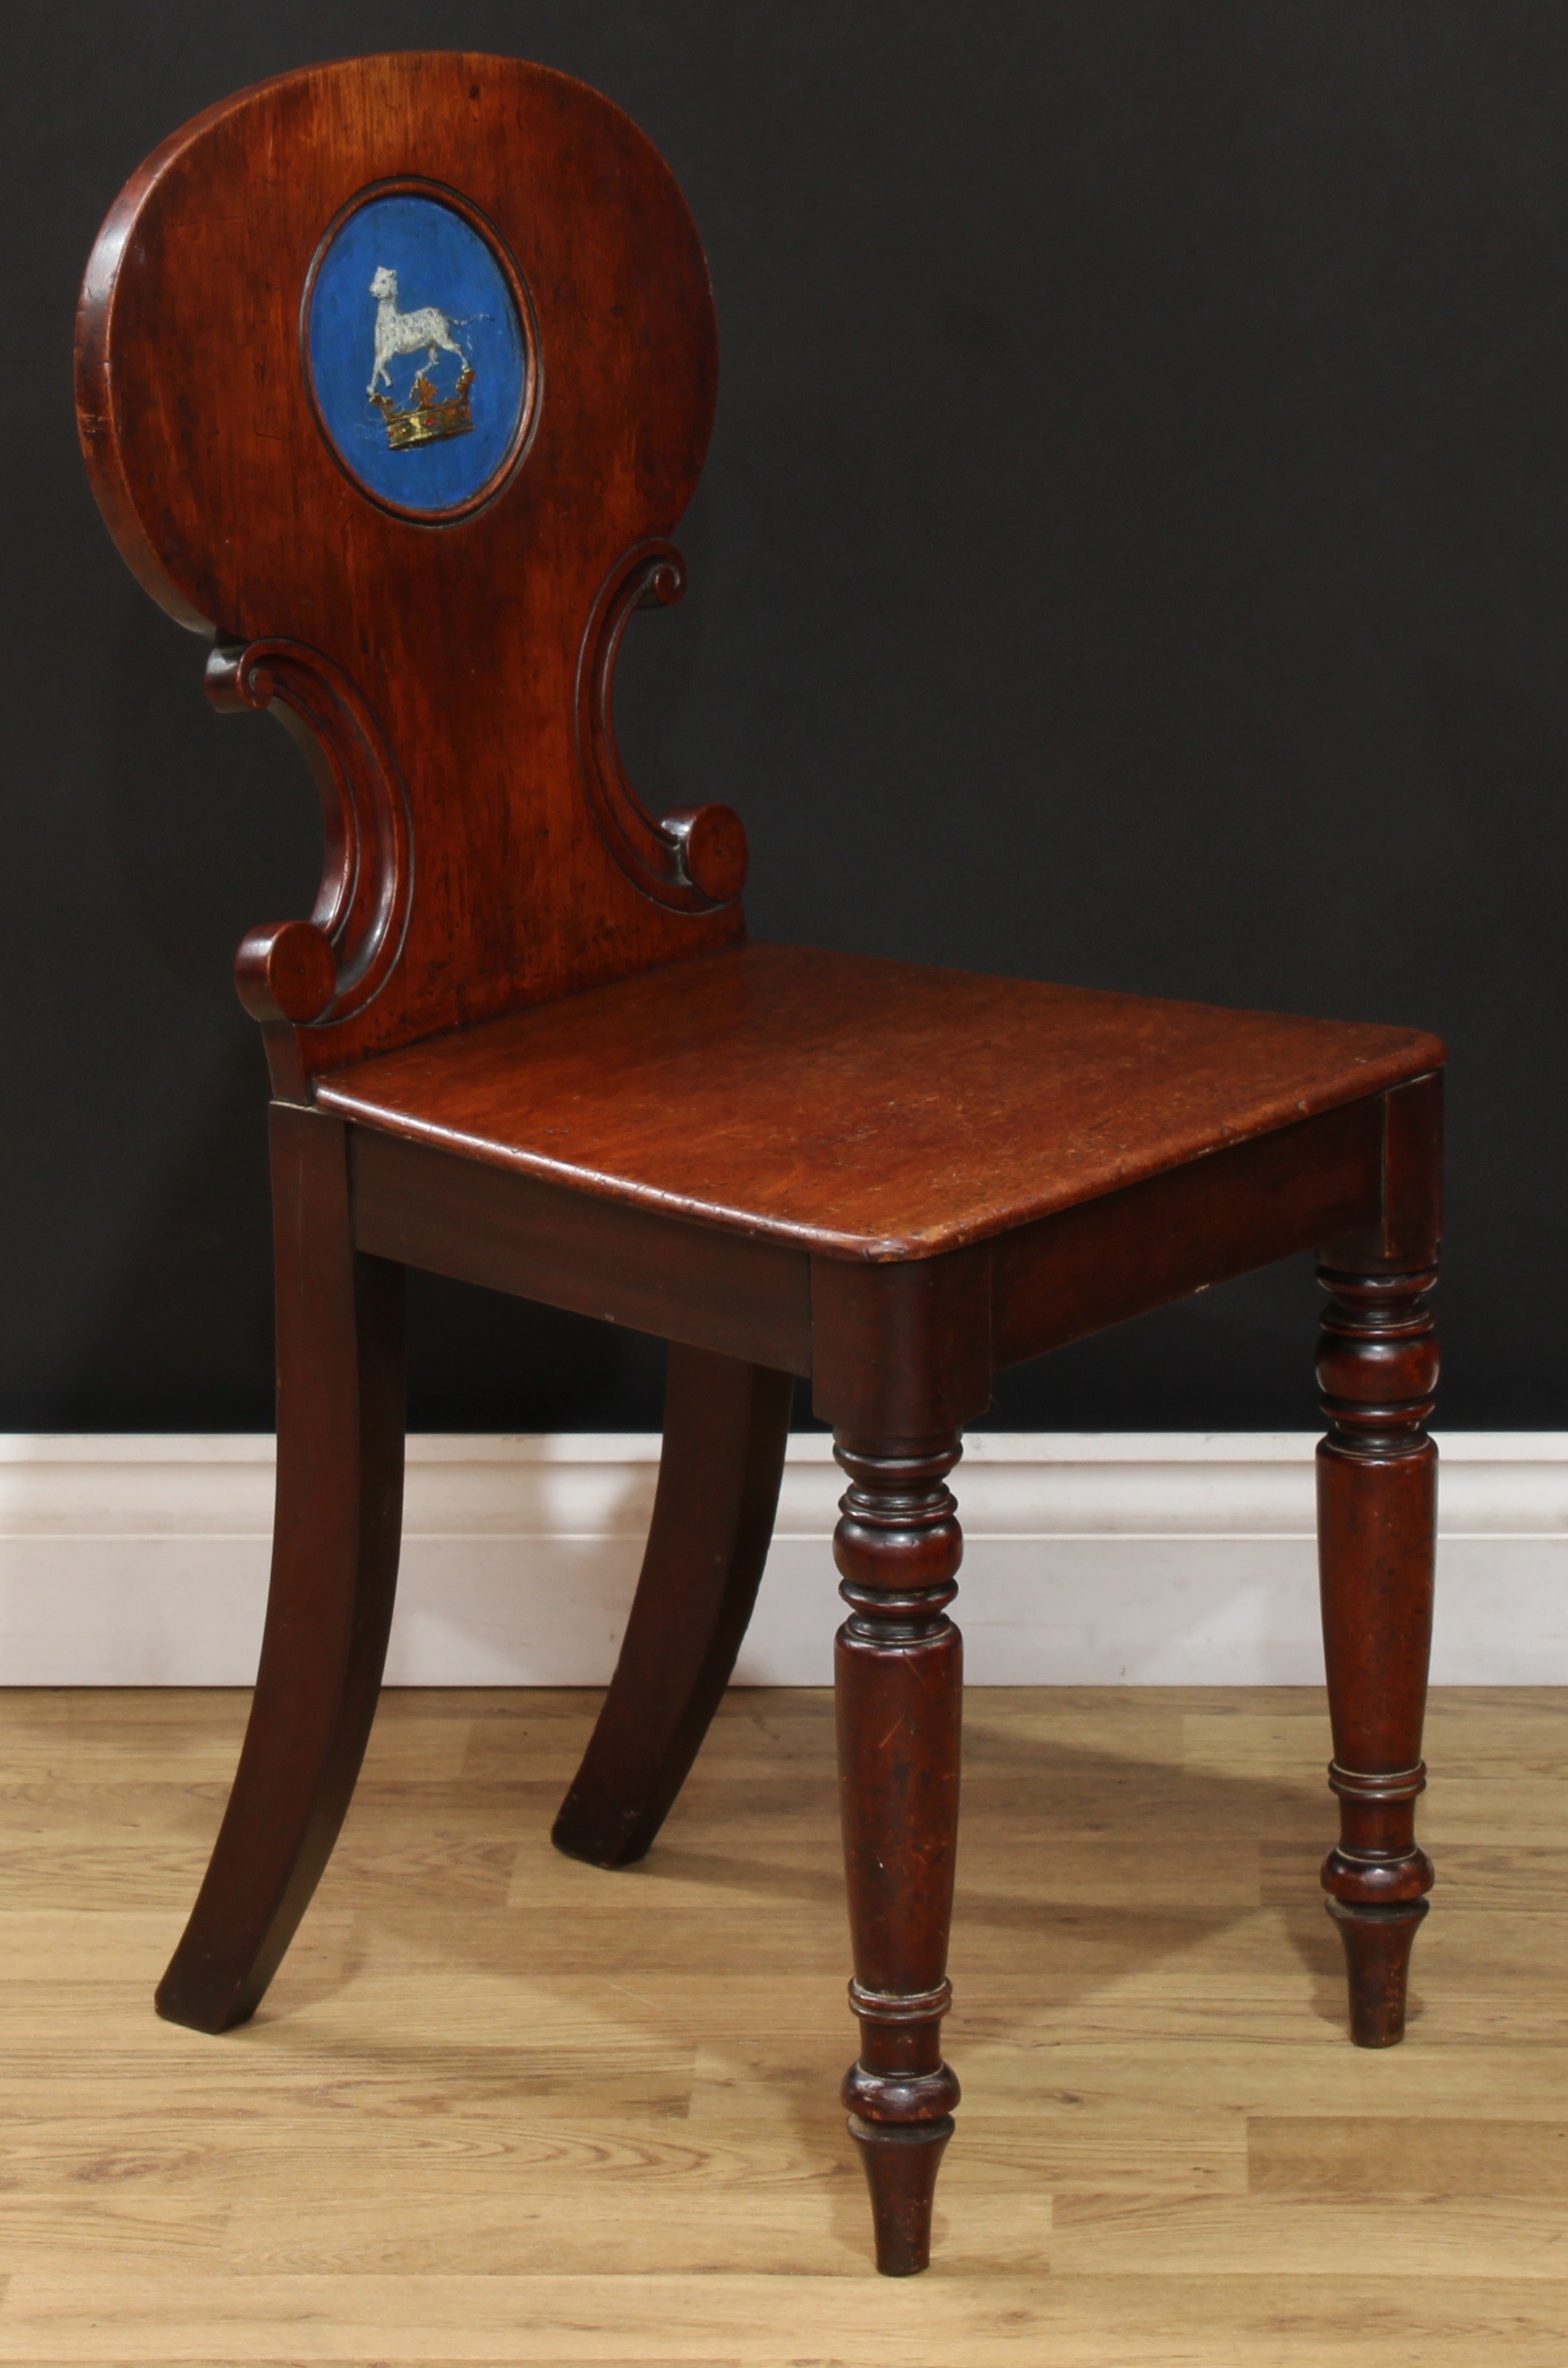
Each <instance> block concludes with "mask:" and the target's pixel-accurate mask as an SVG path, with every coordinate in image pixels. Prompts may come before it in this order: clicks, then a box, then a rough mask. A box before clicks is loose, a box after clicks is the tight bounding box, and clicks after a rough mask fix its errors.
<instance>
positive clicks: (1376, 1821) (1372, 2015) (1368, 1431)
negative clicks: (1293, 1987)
mask: <svg viewBox="0 0 1568 2368" xmlns="http://www.w3.org/2000/svg"><path fill="white" fill-rule="evenodd" d="M1319 1279H1320V1281H1322V1283H1323V1285H1324V1289H1325V1290H1326V1291H1327V1292H1329V1293H1330V1299H1329V1304H1328V1307H1327V1310H1326V1312H1325V1314H1324V1330H1323V1338H1322V1342H1321V1345H1320V1352H1319V1359H1318V1379H1319V1381H1320V1382H1321V1383H1322V1385H1323V1391H1324V1416H1325V1417H1326V1419H1327V1422H1328V1435H1327V1437H1326V1438H1325V1439H1324V1441H1323V1443H1322V1445H1321V1446H1320V1447H1319V1449H1318V1467H1317V1468H1318V1558H1319V1566H1320V1570H1321V1574H1322V1583H1323V1624H1324V1651H1325V1657H1326V1660H1327V1664H1328V1699H1329V1717H1330V1721H1331V1724H1332V1726H1333V1731H1334V1759H1333V1762H1332V1764H1331V1765H1330V1768H1329V1777H1328V1781H1329V1784H1330V1786H1331V1788H1332V1789H1333V1791H1334V1792H1335V1793H1337V1794H1338V1796H1339V1842H1338V1845H1337V1847H1336V1848H1335V1849H1334V1850H1331V1851H1330V1852H1329V1854H1328V1857H1327V1859H1326V1861H1324V1870H1323V1883H1324V1890H1325V1891H1326V1892H1327V1893H1328V1895H1329V1896H1328V1903H1327V1904H1328V1910H1329V1913H1330V1915H1331V1916H1332V1917H1333V1918H1335V1922H1336V1923H1337V1925H1338V1927H1339V1930H1340V1936H1341V1938H1342V1939H1343V1941H1344V1943H1345V1954H1346V1964H1347V1966H1348V1970H1349V1976H1350V2035H1351V2037H1352V2039H1353V2040H1354V2041H1355V2042H1356V2044H1357V2045H1358V2047H1392V2045H1393V2044H1394V2043H1395V2042H1396V2041H1397V2040H1399V2039H1402V2038H1403V2035H1404V2000H1405V1983H1406V1977H1407V1975H1408V1972H1409V1966H1410V1951H1411V1945H1412V1943H1413V1941H1415V1933H1416V1928H1417V1927H1418V1926H1419V1924H1420V1922H1421V1919H1422V1918H1423V1917H1424V1916H1425V1915H1426V1893H1427V1892H1428V1891H1429V1890H1430V1889H1431V1887H1432V1863H1431V1861H1430V1860H1429V1859H1428V1858H1427V1856H1426V1852H1425V1850H1420V1849H1418V1848H1417V1846H1416V1841H1415V1800H1416V1795H1417V1794H1418V1793H1420V1792H1422V1790H1423V1789H1424V1788H1425V1785H1426V1768H1425V1766H1424V1765H1423V1763H1422V1759H1421V1728H1422V1722H1423V1717H1424V1713H1425V1711H1426V1666H1427V1661H1428V1658H1429V1656H1430V1650H1431V1642H1432V1577H1433V1555H1434V1541H1435V1532H1436V1526H1437V1449H1436V1447H1435V1446H1434V1445H1433V1443H1432V1441H1431V1440H1430V1439H1429V1438H1428V1437H1427V1435H1426V1418H1427V1417H1428V1416H1429V1414H1430V1413H1431V1411H1432V1391H1433V1387H1434V1384H1435V1383H1436V1381H1437V1340H1436V1335H1435V1327H1434V1325H1433V1320H1432V1314H1431V1309H1430V1307H1429V1306H1428V1304H1427V1302H1426V1292H1427V1291H1428V1289H1429V1288H1430V1287H1431V1285H1432V1284H1433V1283H1434V1282H1435V1281H1436V1280H1437V1272H1436V1269H1435V1267H1434V1266H1432V1265H1431V1264H1430V1263H1427V1264H1425V1265H1423V1266H1421V1267H1415V1268H1403V1269H1398V1270H1395V1269H1392V1268H1388V1269H1381V1270H1376V1271H1369V1272H1347V1271H1345V1270H1343V1269H1336V1268H1335V1267H1333V1266H1329V1265H1324V1266H1323V1267H1321V1268H1320V1269H1319Z"/></svg>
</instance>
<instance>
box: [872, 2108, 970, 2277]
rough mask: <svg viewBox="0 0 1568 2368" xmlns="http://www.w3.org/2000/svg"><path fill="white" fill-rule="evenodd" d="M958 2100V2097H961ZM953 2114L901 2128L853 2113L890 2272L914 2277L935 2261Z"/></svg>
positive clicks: (882, 2260) (881, 2254)
mask: <svg viewBox="0 0 1568 2368" xmlns="http://www.w3.org/2000/svg"><path fill="white" fill-rule="evenodd" d="M955 2101H956V2100H955ZM952 2134H953V2117H952V2115H951V2114H950V2113H944V2114H943V2115H942V2117H941V2119H940V2120H939V2121H935V2122H926V2123H921V2124H919V2125H917V2126H915V2127H907V2126H906V2127H903V2128H899V2127H897V2126H892V2125H889V2124H887V2123H877V2122H863V2121H862V2120H861V2119H860V2116H859V2115H858V2113H851V2114H850V2116H849V2135H850V2136H851V2137H852V2138H853V2139H854V2141H855V2144H856V2148H857V2150H858V2154H859V2157H860V2159H861V2161H862V2162H863V2163H864V2164H865V2166H866V2184H867V2186H868V2187H869V2189H870V2191H871V2220H872V2223H873V2226H875V2229H876V2234H877V2267H878V2269H879V2270H880V2271H881V2273H882V2275H883V2277H884V2278H912V2277H914V2276H915V2272H916V2271H919V2270H924V2269H928V2268H929V2267H930V2264H931V2205H932V2203H933V2200H934V2199H935V2196H936V2192H937V2169H939V2167H940V2164H941V2160H942V2156H943V2154H944V2153H945V2151H946V2149H947V2144H948V2140H949V2138H950V2137H951V2136H952Z"/></svg>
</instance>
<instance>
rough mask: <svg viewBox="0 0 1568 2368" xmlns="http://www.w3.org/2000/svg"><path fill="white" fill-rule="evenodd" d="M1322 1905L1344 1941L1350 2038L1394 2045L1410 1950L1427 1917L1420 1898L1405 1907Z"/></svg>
mask: <svg viewBox="0 0 1568 2368" xmlns="http://www.w3.org/2000/svg"><path fill="white" fill-rule="evenodd" d="M1325 1905H1326V1906H1327V1908H1328V1912H1329V1914H1330V1915H1331V1916H1332V1917H1333V1918H1334V1920H1335V1923H1336V1924H1337V1925H1338V1927H1339V1937H1340V1939H1341V1940H1342V1941H1344V1943H1345V1966H1346V1973H1347V1974H1348V1975H1349V1977H1350V2036H1351V2038H1352V2039H1353V2040H1354V2042H1355V2043H1356V2045H1357V2046H1358V2047H1395V2046H1397V2045H1398V2044H1399V2042H1400V2041H1401V2040H1402V2039H1403V2037H1404V1999H1405V1989H1406V1986H1407V1985H1408V1982H1409V1979H1410V1951H1411V1947H1412V1944H1413V1943H1414V1941H1415V1935H1416V1933H1417V1931H1418V1930H1420V1926H1421V1920H1422V1918H1423V1917H1424V1916H1425V1915H1426V1900H1424V1899H1415V1900H1412V1901H1411V1903H1410V1905H1409V1907H1350V1906H1348V1905H1347V1903H1346V1901H1345V1900H1343V1899H1330V1900H1328V1901H1327V1902H1326V1903H1325Z"/></svg>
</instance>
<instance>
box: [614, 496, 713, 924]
mask: <svg viewBox="0 0 1568 2368" xmlns="http://www.w3.org/2000/svg"><path fill="white" fill-rule="evenodd" d="M685 592H686V564H685V562H684V561H683V560H682V558H681V555H680V553H679V552H678V551H676V549H675V547H674V545H673V544H671V543H667V542H640V543H637V544H635V545H634V546H633V547H632V549H631V551H629V552H627V553H626V554H625V556H624V557H623V558H622V559H620V560H619V561H618V562H617V563H616V564H615V566H614V567H612V568H611V570H610V572H609V574H608V576H607V577H606V578H605V581H604V583H603V585H602V586H601V587H600V590H599V596H598V598H597V600H596V601H595V602H594V606H593V612H592V614H591V615H590V617H589V619H588V628H587V631H586V632H585V634H584V636H583V647H582V651H581V654H580V655H579V657H578V661H577V756H578V761H579V763H580V765H581V767H582V771H583V780H584V784H585V788H586V791H587V794H588V803H589V804H590V806H591V807H592V808H593V812H594V817H595V820H596V821H597V824H598V825H599V828H600V829H601V830H602V831H603V833H604V836H605V838H606V839H607V841H608V845H609V848H610V852H611V853H612V854H613V855H614V857H615V859H616V861H617V862H618V863H619V865H620V868H621V870H622V871H624V872H625V873H626V875H627V877H628V879H630V880H631V881H632V882H634V883H635V884H636V886H638V887H639V888H641V889H642V893H643V894H644V895H645V896H651V897H653V901H654V903H655V904H659V905H665V906H667V907H668V908H669V910H670V911H671V912H675V913H711V912H716V911H717V910H718V908H719V907H720V906H721V905H728V904H732V903H733V900H734V899H735V898H736V897H737V896H738V895H739V894H740V893H741V890H742V888H743V887H744V885H745V876H746V862H747V852H748V851H747V848H746V834H745V825H744V824H743V822H742V821H741V818H740V816H739V814H736V813H735V812H734V811H733V808H732V807H730V806H719V805H714V806H680V807H677V808H676V811H675V813H673V814H666V815H665V818H664V820H663V822H655V821H654V819H653V815H652V814H650V813H649V812H648V809H647V807H646V806H645V805H644V804H643V803H642V799H641V798H640V797H639V796H638V794H637V792H636V791H635V790H634V789H633V788H632V786H631V782H630V781H629V780H627V778H626V768H625V767H624V766H623V765H622V763H621V761H620V750H619V746H617V743H616V736H615V713H614V705H613V702H614V696H615V666H616V660H617V658H618V657H619V655H620V644H621V642H622V640H623V638H624V636H625V632H626V628H627V625H628V623H629V622H630V620H631V612H632V610H633V609H653V608H668V607H671V606H672V605H673V604H674V603H675V602H676V600H679V599H681V598H683V597H684V595H685Z"/></svg>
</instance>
